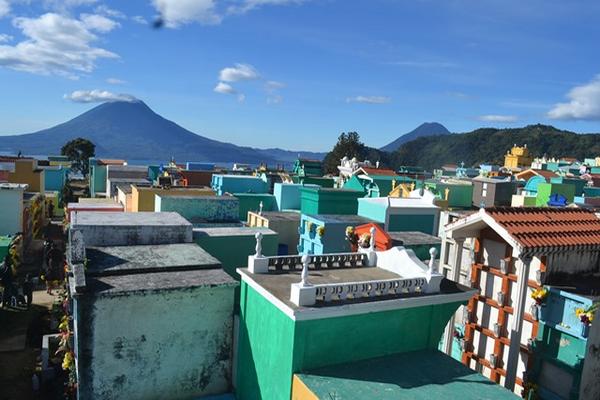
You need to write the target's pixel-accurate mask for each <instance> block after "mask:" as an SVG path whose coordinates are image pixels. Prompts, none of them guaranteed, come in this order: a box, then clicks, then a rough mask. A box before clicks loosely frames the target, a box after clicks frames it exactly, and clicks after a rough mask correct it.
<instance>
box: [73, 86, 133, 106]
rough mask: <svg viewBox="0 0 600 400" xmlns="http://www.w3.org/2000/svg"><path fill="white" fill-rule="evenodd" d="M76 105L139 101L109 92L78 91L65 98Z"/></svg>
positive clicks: (130, 96) (129, 96) (96, 90)
mask: <svg viewBox="0 0 600 400" xmlns="http://www.w3.org/2000/svg"><path fill="white" fill-rule="evenodd" d="M63 97H64V98H65V99H67V100H71V101H73V102H75V103H103V102H105V101H128V102H133V101H138V99H137V98H135V96H132V95H130V94H123V93H112V92H109V91H107V90H98V89H94V90H76V91H74V92H72V93H71V94H65V95H64V96H63Z"/></svg>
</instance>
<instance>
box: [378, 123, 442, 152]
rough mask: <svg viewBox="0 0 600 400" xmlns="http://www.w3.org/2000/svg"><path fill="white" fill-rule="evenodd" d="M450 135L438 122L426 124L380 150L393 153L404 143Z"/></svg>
mask: <svg viewBox="0 0 600 400" xmlns="http://www.w3.org/2000/svg"><path fill="white" fill-rule="evenodd" d="M436 135H450V131H449V130H448V129H446V127H445V126H444V125H442V124H440V123H438V122H425V123H422V124H421V125H419V126H417V127H416V128H415V129H413V130H412V131H410V132H408V133H405V134H404V135H402V136H400V137H399V138H398V139H396V140H394V141H393V142H391V143H389V144H387V145H385V146H383V147H382V148H381V149H380V150H383V151H387V152H393V151H396V150H398V148H399V147H400V146H402V145H403V144H404V143H407V142H410V141H411V140H415V139H418V138H420V137H425V136H436Z"/></svg>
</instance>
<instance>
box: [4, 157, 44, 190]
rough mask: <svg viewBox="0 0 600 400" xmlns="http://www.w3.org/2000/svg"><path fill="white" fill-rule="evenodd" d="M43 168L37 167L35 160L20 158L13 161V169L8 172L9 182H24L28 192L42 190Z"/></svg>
mask: <svg viewBox="0 0 600 400" xmlns="http://www.w3.org/2000/svg"><path fill="white" fill-rule="evenodd" d="M44 176H45V175H44V170H42V169H38V168H37V161H36V160H31V159H22V160H16V161H15V170H14V172H11V173H9V174H8V182H10V183H26V184H27V185H29V188H27V191H28V192H40V193H43V192H44V187H45V181H44Z"/></svg>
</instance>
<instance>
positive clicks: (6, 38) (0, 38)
mask: <svg viewBox="0 0 600 400" xmlns="http://www.w3.org/2000/svg"><path fill="white" fill-rule="evenodd" d="M11 40H13V37H12V36H10V35H7V34H6V33H0V43H6V42H10V41H11Z"/></svg>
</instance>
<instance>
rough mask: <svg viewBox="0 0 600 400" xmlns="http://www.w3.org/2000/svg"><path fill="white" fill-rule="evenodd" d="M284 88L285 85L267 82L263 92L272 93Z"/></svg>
mask: <svg viewBox="0 0 600 400" xmlns="http://www.w3.org/2000/svg"><path fill="white" fill-rule="evenodd" d="M284 87H285V83H283V82H277V81H267V82H266V83H265V90H266V91H267V92H269V93H272V92H274V91H275V90H279V89H283V88H284Z"/></svg>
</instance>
